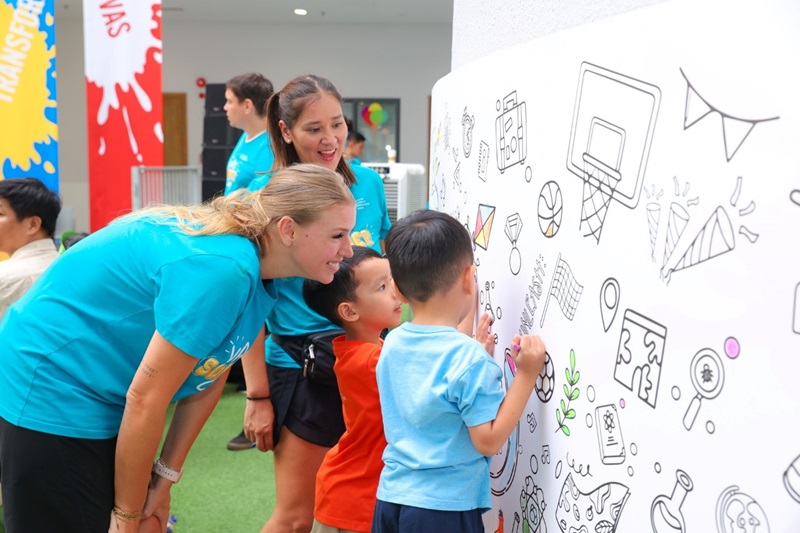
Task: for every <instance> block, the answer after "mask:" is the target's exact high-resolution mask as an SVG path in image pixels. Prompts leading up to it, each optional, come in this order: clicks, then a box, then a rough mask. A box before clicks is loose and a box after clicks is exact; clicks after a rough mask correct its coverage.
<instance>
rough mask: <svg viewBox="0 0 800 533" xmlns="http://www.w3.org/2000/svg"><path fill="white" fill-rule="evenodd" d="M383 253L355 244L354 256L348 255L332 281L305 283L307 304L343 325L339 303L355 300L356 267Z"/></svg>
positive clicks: (356, 286) (307, 281)
mask: <svg viewBox="0 0 800 533" xmlns="http://www.w3.org/2000/svg"><path fill="white" fill-rule="evenodd" d="M380 258H381V254H379V253H378V252H376V251H375V250H373V249H372V248H367V247H366V246H353V256H352V257H346V258H345V259H343V260H342V262H341V263H340V264H339V270H337V271H336V273H335V274H334V275H333V281H331V282H330V283H327V284H325V283H320V282H319V281H315V280H312V279H307V280H305V282H304V283H303V298H305V301H306V304H308V306H309V307H310V308H311V309H312V310H313V311H314V312H316V313H318V314H320V315H322V316H324V317H325V318H327V319H328V320H330V321H331V322H333V323H334V324H337V325H339V326H343V325H344V324H343V323H342V318H341V317H340V316H339V312H338V309H339V304H340V303H342V302H354V301H355V299H356V288H358V283H356V274H355V269H356V267H357V266H358V265H360V264H361V262H362V261H365V260H367V259H380Z"/></svg>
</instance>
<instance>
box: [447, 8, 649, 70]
mask: <svg viewBox="0 0 800 533" xmlns="http://www.w3.org/2000/svg"><path fill="white" fill-rule="evenodd" d="M663 1H664V0H613V1H605V2H603V1H598V0H570V1H564V0H454V3H453V58H452V68H453V69H456V68H458V67H460V66H462V65H465V64H466V63H469V62H470V61H474V60H476V59H478V58H480V57H483V56H485V55H487V54H490V53H492V52H496V51H497V50H503V49H505V48H508V47H510V46H513V45H515V44H519V43H524V42H526V41H530V40H532V39H536V38H537V37H543V36H545V35H549V34H551V33H554V32H557V31H560V30H565V29H567V28H572V27H574V26H580V25H581V24H587V23H589V22H592V21H594V20H599V19H602V18H606V17H610V16H613V15H619V14H621V13H625V12H627V11H631V10H633V9H637V8H640V7H644V6H648V5H652V4H658V3H660V2H663Z"/></svg>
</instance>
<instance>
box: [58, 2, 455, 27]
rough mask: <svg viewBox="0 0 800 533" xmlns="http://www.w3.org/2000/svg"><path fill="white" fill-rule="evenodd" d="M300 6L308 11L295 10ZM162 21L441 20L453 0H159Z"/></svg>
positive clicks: (75, 14)
mask: <svg viewBox="0 0 800 533" xmlns="http://www.w3.org/2000/svg"><path fill="white" fill-rule="evenodd" d="M136 1H141V0H136ZM82 5H83V1H82V0H56V17H63V18H81V17H82V16H83V15H82V9H83V8H82ZM296 8H303V9H306V10H307V11H308V15H305V16H302V17H301V16H298V15H295V14H294V10H295V9H296ZM162 9H163V17H164V20H165V21H166V22H226V23H231V22H246V23H270V24H274V23H292V24H304V23H310V24H370V25H372V24H375V25H379V24H444V25H448V26H449V25H451V24H452V22H453V0H163V1H162Z"/></svg>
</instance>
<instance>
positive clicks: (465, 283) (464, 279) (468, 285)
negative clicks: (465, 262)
mask: <svg viewBox="0 0 800 533" xmlns="http://www.w3.org/2000/svg"><path fill="white" fill-rule="evenodd" d="M476 271H477V268H476V267H475V265H473V264H470V265H469V266H468V267H467V268H465V269H464V272H463V273H462V274H461V283H462V287H463V289H464V292H465V293H467V294H472V293H473V292H475V287H476V285H477V278H476V277H475V273H476Z"/></svg>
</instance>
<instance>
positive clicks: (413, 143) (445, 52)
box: [56, 19, 451, 230]
mask: <svg viewBox="0 0 800 533" xmlns="http://www.w3.org/2000/svg"><path fill="white" fill-rule="evenodd" d="M56 31H57V34H56V39H57V46H58V56H57V57H58V65H57V68H58V78H57V89H58V102H59V106H58V113H59V117H58V118H59V132H60V141H59V164H60V173H61V178H60V180H61V194H62V197H63V199H64V204H65V205H72V206H75V210H76V229H78V230H86V229H88V227H89V220H88V181H87V180H88V178H87V176H88V169H87V154H86V95H85V90H84V78H83V72H84V70H83V30H82V21H81V20H80V19H58V20H57V21H56ZM450 42H451V28H450V27H449V26H443V25H413V26H412V25H392V26H384V27H381V28H373V27H370V26H357V25H351V26H345V25H330V26H322V25H316V26H314V25H307V24H303V25H288V24H287V25H281V26H267V25H263V24H258V25H256V24H252V25H246V24H201V23H171V22H170V21H169V20H166V21H165V23H164V32H163V47H164V71H163V80H164V86H163V87H164V91H165V92H185V93H187V106H188V109H187V115H188V117H187V118H188V124H187V128H188V130H189V131H188V141H189V163H190V164H199V162H200V155H201V149H202V136H203V105H204V101H203V100H201V99H200V98H198V96H197V95H198V93H199V92H200V90H199V89H198V88H197V86H196V85H195V80H196V79H197V78H198V77H203V78H205V79H206V80H207V81H208V82H209V83H224V82H225V81H226V80H228V79H229V78H230V77H232V76H234V75H236V74H240V73H242V72H247V71H257V72H261V73H263V74H264V75H265V76H267V77H268V78H269V79H270V80H271V81H272V82H273V84H274V85H275V88H276V89H280V88H281V87H282V86H283V85H284V84H285V83H286V82H288V81H289V80H290V79H292V78H293V77H295V76H298V75H301V74H309V73H312V74H318V75H322V76H325V77H328V78H330V79H331V81H333V82H334V83H335V84H336V86H337V88H338V89H339V91H340V92H341V93H342V95H343V96H345V97H373V98H381V97H382V98H400V100H401V102H400V109H401V117H400V127H401V134H400V149H401V154H400V155H401V160H402V161H404V162H409V163H413V162H418V163H423V164H424V163H426V161H427V153H428V144H427V143H428V96H429V95H430V92H431V88H432V87H433V84H434V83H435V82H436V80H438V79H439V78H441V77H442V76H444V75H446V74H447V73H448V72H449V70H450Z"/></svg>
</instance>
